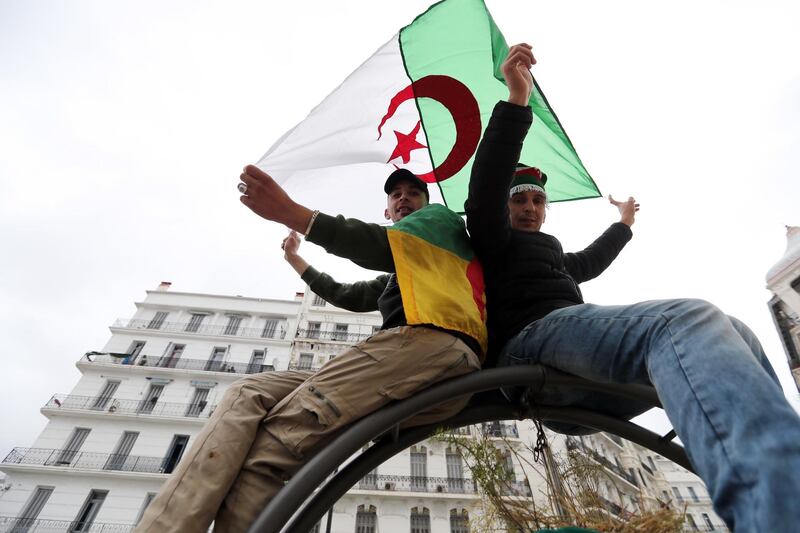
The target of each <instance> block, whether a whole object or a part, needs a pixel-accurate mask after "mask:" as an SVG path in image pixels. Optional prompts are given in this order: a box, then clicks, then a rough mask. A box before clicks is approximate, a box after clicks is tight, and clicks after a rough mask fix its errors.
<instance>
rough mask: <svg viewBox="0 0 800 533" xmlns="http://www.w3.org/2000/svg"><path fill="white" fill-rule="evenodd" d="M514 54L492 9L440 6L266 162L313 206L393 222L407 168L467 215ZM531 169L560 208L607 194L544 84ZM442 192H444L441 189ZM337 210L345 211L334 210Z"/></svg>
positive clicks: (471, 1)
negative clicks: (472, 181)
mask: <svg viewBox="0 0 800 533" xmlns="http://www.w3.org/2000/svg"><path fill="white" fill-rule="evenodd" d="M507 53H508V45H507V44H506V42H505V39H504V38H503V35H502V34H501V33H500V31H499V30H498V28H497V26H496V25H495V23H494V21H493V20H492V17H491V15H490V14H489V12H488V10H487V9H486V6H485V5H484V3H483V1H482V0H443V1H441V2H439V3H437V4H434V5H433V6H431V7H430V8H429V9H428V10H427V11H426V12H425V13H423V14H422V15H420V16H418V17H417V18H416V19H415V20H414V22H412V23H411V24H410V25H408V26H406V27H405V28H403V29H402V30H400V32H399V33H398V34H397V35H395V36H394V37H393V38H392V39H391V40H390V41H389V42H388V43H386V44H385V45H384V46H383V47H381V48H380V49H379V50H378V51H377V52H376V53H375V54H374V55H373V56H372V57H370V58H369V59H367V61H366V62H364V63H363V64H362V65H361V66H360V67H359V68H358V69H357V70H356V71H355V72H353V73H352V74H351V75H350V76H348V77H347V79H346V80H345V81H344V82H343V83H342V84H341V85H340V86H339V87H338V88H337V89H336V90H335V91H333V93H331V94H330V95H329V96H328V97H327V98H325V100H323V101H322V103H321V104H319V105H318V106H317V107H316V108H314V109H313V110H312V111H311V113H310V114H309V115H308V117H306V119H305V120H303V121H302V122H300V123H299V124H298V125H297V126H295V127H294V128H293V129H292V130H290V131H289V132H287V133H286V134H284V136H283V137H281V138H280V139H279V140H278V141H277V142H276V143H275V144H274V145H273V146H272V148H270V149H269V151H268V152H267V153H266V154H265V155H264V156H263V157H262V158H261V160H260V161H259V162H258V163H257V165H258V166H259V167H260V168H261V169H263V170H264V171H265V172H267V173H269V174H270V175H272V176H273V177H274V178H275V179H276V180H278V182H280V183H282V184H283V185H284V186H285V187H286V188H287V189H288V190H289V192H290V193H291V194H292V196H293V198H295V199H296V200H297V201H299V202H301V203H304V204H305V205H307V206H308V207H310V208H312V209H320V210H323V211H326V210H327V211H337V210H338V209H339V208H340V207H341V205H342V202H341V200H342V198H344V197H350V198H352V197H357V198H358V203H359V205H358V206H356V208H355V212H354V211H353V210H351V209H348V211H347V212H346V214H347V215H349V216H358V217H360V218H367V219H374V218H375V215H378V214H382V213H383V207H382V206H383V205H384V204H385V194H384V193H383V182H384V181H385V180H386V178H387V177H388V175H389V174H390V173H391V172H392V171H393V170H395V168H407V169H409V170H410V171H411V172H414V173H415V174H417V175H420V176H421V177H422V178H423V179H424V180H426V181H428V182H429V183H431V184H433V183H435V184H436V185H432V186H431V187H430V189H431V200H432V201H436V200H440V201H442V202H443V203H444V204H445V205H447V206H448V207H450V208H451V209H453V210H454V211H458V212H462V211H463V206H464V200H466V197H467V186H468V182H469V173H470V169H471V167H472V158H473V156H474V153H475V150H476V148H477V146H478V142H479V141H480V138H481V135H482V134H483V130H484V128H485V127H486V123H487V121H488V119H489V116H490V115H491V111H492V108H493V107H494V105H495V104H496V103H497V102H498V101H499V100H504V99H506V98H508V89H507V88H506V86H505V84H504V82H503V77H502V74H501V72H500V65H501V64H502V62H503V60H504V59H505V57H506V54H507ZM530 105H531V107H532V108H533V113H534V123H533V126H532V128H531V130H530V133H529V134H528V137H527V138H526V139H525V145H524V149H523V153H522V157H521V161H522V162H524V163H526V164H528V165H532V166H537V167H539V168H541V169H542V170H543V171H544V172H545V173H546V174H547V176H548V181H547V192H548V198H549V199H550V200H551V201H555V202H557V201H562V200H574V199H580V198H591V197H596V196H599V195H600V191H599V190H598V189H597V186H596V185H595V183H594V181H593V180H592V178H591V176H589V173H588V172H587V171H586V169H585V168H584V166H583V163H581V161H580V159H579V158H578V155H577V153H576V152H575V148H574V147H573V146H572V143H571V142H570V140H569V138H568V137H567V135H566V133H565V132H564V129H563V128H562V127H561V124H560V123H559V121H558V119H557V118H556V116H555V114H554V113H553V110H552V109H551V108H550V106H549V105H548V103H547V100H546V99H545V97H544V95H543V94H542V92H541V91H540V90H539V87H538V86H536V87H535V90H534V92H533V95H532V96H531V100H530ZM437 189H438V190H437ZM334 202H335V203H334Z"/></svg>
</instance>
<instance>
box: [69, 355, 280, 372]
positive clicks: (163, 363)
mask: <svg viewBox="0 0 800 533" xmlns="http://www.w3.org/2000/svg"><path fill="white" fill-rule="evenodd" d="M81 362H82V363H83V362H88V363H96V364H111V365H120V366H132V367H139V366H141V367H146V368H167V369H169V368H175V369H178V370H194V371H203V372H224V373H227V374H258V373H260V372H271V371H273V370H275V368H274V367H273V366H272V365H263V364H260V363H243V362H230V361H218V360H215V359H185V358H182V357H169V356H164V357H158V356H152V355H141V354H140V355H138V356H133V355H131V354H125V353H105V352H87V353H86V354H85V355H84V356H83V357H82V358H81Z"/></svg>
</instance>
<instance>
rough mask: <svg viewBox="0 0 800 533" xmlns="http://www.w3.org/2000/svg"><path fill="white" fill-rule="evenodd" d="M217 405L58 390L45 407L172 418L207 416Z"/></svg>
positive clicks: (202, 417) (203, 401)
mask: <svg viewBox="0 0 800 533" xmlns="http://www.w3.org/2000/svg"><path fill="white" fill-rule="evenodd" d="M215 407H216V405H208V402H207V401H205V400H202V401H199V402H196V403H170V402H160V401H158V398H155V401H154V400H153V399H150V400H120V399H116V398H114V399H112V398H108V397H103V396H75V395H72V394H55V395H53V397H52V398H50V401H48V402H47V403H46V404H45V405H44V407H43V408H42V409H54V410H60V411H90V412H95V413H111V414H116V415H142V416H157V417H168V418H201V419H206V418H208V417H209V416H211V413H213V412H214V408H215Z"/></svg>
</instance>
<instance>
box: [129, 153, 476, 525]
mask: <svg viewBox="0 0 800 533" xmlns="http://www.w3.org/2000/svg"><path fill="white" fill-rule="evenodd" d="M241 180H242V183H240V184H239V190H240V192H242V194H243V196H242V197H241V201H242V203H244V204H245V205H246V206H247V207H249V208H250V209H252V210H253V211H254V212H255V213H256V214H258V215H260V216H262V217H263V218H266V219H267V220H272V221H276V222H280V223H282V224H285V225H286V226H288V227H289V229H290V230H291V231H292V232H291V233H290V235H289V237H287V238H286V239H285V240H284V242H283V245H282V248H283V249H284V253H285V258H286V260H287V261H288V262H289V263H290V264H291V265H292V267H293V268H294V269H295V270H296V271H297V272H298V273H299V274H300V275H301V276H302V278H303V280H304V281H306V282H307V283H308V284H309V286H310V287H311V289H312V290H313V291H314V292H315V293H316V294H318V295H319V296H321V297H322V298H324V299H325V300H327V301H328V302H330V303H332V304H333V305H335V306H337V307H342V308H345V309H348V310H351V311H356V312H366V311H374V310H380V312H381V315H382V317H383V325H382V326H381V330H380V331H379V332H378V333H376V334H375V335H373V336H371V337H370V338H368V339H367V340H366V341H364V342H362V343H360V344H358V345H357V346H353V347H351V348H349V349H347V350H345V351H344V352H342V353H341V354H339V355H338V356H337V357H335V358H334V359H332V360H330V361H328V362H327V363H326V364H325V365H324V366H323V367H322V368H321V369H320V370H319V371H318V372H317V373H312V372H308V371H283V372H266V373H262V374H255V375H252V376H248V377H247V378H244V379H242V380H239V381H237V382H236V383H234V384H233V385H231V387H230V388H229V389H228V390H227V391H226V393H225V395H224V397H223V399H222V401H221V402H220V403H219V404H218V406H217V408H216V410H215V411H214V414H213V415H212V416H211V418H210V419H209V421H208V422H207V423H206V425H205V426H204V428H203V430H202V431H201V433H200V434H199V435H198V436H197V437H196V438H195V440H194V444H193V446H192V447H191V449H190V450H189V452H188V453H187V454H186V456H185V457H184V458H183V460H182V461H181V462H180V464H179V466H178V468H177V469H176V470H175V472H174V473H173V474H172V476H171V477H170V478H169V479H168V480H167V482H166V483H165V484H164V486H163V487H162V489H161V491H160V492H159V494H158V496H157V497H156V498H155V499H154V500H153V502H152V503H151V504H150V506H149V507H148V509H147V511H146V512H145V514H144V516H143V518H142V520H141V522H140V523H139V525H138V526H137V528H136V531H137V532H142V531H158V532H161V531H206V530H207V529H208V527H209V525H210V524H211V521H212V520H214V524H215V531H222V532H239V531H245V530H246V529H247V528H248V527H249V526H250V524H251V523H252V522H253V520H255V518H256V517H257V516H258V514H259V513H260V512H261V510H262V509H263V508H264V507H265V506H266V504H267V503H268V502H269V501H270V500H271V499H272V498H273V497H274V496H275V494H276V493H277V492H278V490H279V489H280V488H281V486H282V485H283V483H284V481H285V480H286V479H288V478H289V477H291V476H292V475H293V474H294V473H295V472H296V471H297V470H298V469H299V468H300V467H301V466H302V465H303V463H304V462H305V461H306V460H307V459H308V458H309V456H311V455H312V454H313V453H314V452H315V451H317V450H319V449H320V448H321V447H322V446H324V445H325V443H326V442H327V440H328V439H330V438H331V437H332V436H333V435H335V434H336V433H337V432H339V431H340V430H341V429H342V428H344V427H346V426H347V425H348V424H350V423H352V422H354V421H355V420H357V419H359V418H361V417H363V416H365V415H367V414H369V413H371V412H373V411H375V410H376V409H379V408H380V407H382V406H383V405H385V404H387V403H388V402H390V401H392V400H398V399H402V398H406V397H409V396H411V395H412V394H414V393H415V392H417V391H419V390H422V389H424V388H426V387H428V386H429V385H431V384H433V383H436V382H438V381H440V380H443V379H447V378H450V377H455V376H459V375H462V374H466V373H469V372H473V371H475V370H477V369H479V368H480V365H481V361H482V359H483V353H484V351H485V348H486V327H485V323H484V321H483V317H484V314H483V311H482V309H483V307H482V306H483V301H481V302H480V305H477V306H476V305H465V302H464V300H463V299H462V300H459V299H458V298H457V297H455V294H456V293H455V292H454V296H453V297H449V296H448V295H447V294H439V298H440V300H438V301H440V302H441V304H442V305H441V306H440V307H438V308H437V306H435V305H434V308H431V307H430V306H427V307H426V305H425V302H424V301H423V300H425V298H424V295H420V294H417V293H415V292H414V291H413V290H411V291H410V290H409V289H410V288H411V289H413V288H415V287H416V288H418V287H421V286H425V283H431V281H433V282H434V283H436V284H438V286H440V287H443V286H447V287H448V288H449V287H450V286H452V287H454V288H455V287H456V286H457V285H458V284H459V280H458V279H447V280H446V281H444V280H439V279H437V276H441V273H439V272H436V271H433V270H432V269H431V268H430V266H427V267H426V266H425V264H415V263H413V257H411V258H410V259H409V256H413V253H414V252H413V250H409V249H407V248H402V242H404V241H403V240H404V238H406V237H407V236H409V235H411V233H413V231H412V230H415V228H416V229H419V228H420V227H422V228H426V229H431V230H432V231H433V232H434V233H435V234H436V235H443V236H444V237H445V239H446V240H447V241H448V242H456V243H458V244H459V245H460V248H459V249H460V250H461V251H462V252H463V250H467V251H468V252H469V254H471V248H470V247H469V241H468V237H467V235H466V228H465V227H464V222H463V220H462V219H461V217H459V216H458V215H456V214H455V213H452V212H451V211H449V210H447V208H445V207H444V206H441V205H437V204H434V205H428V188H427V184H426V183H425V182H423V181H422V180H420V179H419V178H418V177H417V176H415V175H414V174H412V173H411V172H409V171H407V170H396V171H395V172H393V173H392V174H391V175H390V176H389V178H388V179H387V180H386V183H385V185H384V190H385V191H386V194H387V202H386V203H387V205H386V210H385V216H386V218H387V219H388V220H391V221H392V222H394V223H396V224H395V225H394V226H393V227H392V228H386V227H382V226H378V225H376V224H366V223H364V222H361V221H359V220H355V219H345V218H344V217H342V216H338V217H331V216H328V215H325V214H323V213H320V212H319V211H311V210H309V209H307V208H305V207H304V206H301V205H299V204H297V203H295V202H294V201H293V200H292V199H291V198H290V197H289V196H288V195H287V194H286V193H285V192H284V191H283V189H281V187H280V186H279V185H278V184H277V183H275V181H273V180H272V178H271V177H270V176H269V175H267V174H266V173H265V172H263V171H261V170H260V169H258V168H256V167H254V166H248V167H246V168H245V171H244V173H243V174H242V175H241ZM411 214H414V216H413V217H410V216H409V215H411ZM407 232H411V233H407ZM297 233H304V234H305V235H306V239H307V240H309V241H311V242H313V243H315V244H319V245H320V246H323V247H324V248H325V249H326V250H327V251H328V252H330V253H333V254H335V255H339V256H342V257H345V258H348V259H350V260H352V261H353V262H355V263H356V264H358V265H360V266H362V267H365V268H369V269H372V270H379V271H383V272H389V273H391V274H383V275H381V276H378V277H377V278H375V279H374V280H370V281H362V282H357V283H352V284H346V283H338V282H336V281H334V280H333V279H332V278H331V277H330V276H328V275H327V274H323V273H320V272H318V271H317V270H316V269H314V268H313V267H311V266H309V265H308V263H306V262H305V261H304V260H303V259H302V258H301V257H300V256H299V255H297V248H298V246H299V239H298V237H297ZM424 233H425V232H424V231H423V232H422V235H423V237H424ZM419 235H420V232H417V233H416V234H414V235H413V238H415V239H420V237H419ZM425 242H426V241H425V240H424V238H422V239H421V240H418V241H413V246H412V247H416V246H417V245H422V246H424V243H425ZM398 243H399V244H398ZM397 246H400V247H401V248H399V250H400V251H402V253H403V258H402V260H398V259H395V257H394V256H395V252H396V251H397V250H396V247H397ZM434 248H435V247H434ZM431 257H433V259H434V263H433V264H438V263H437V262H436V261H435V259H436V257H435V250H434V256H428V259H430V258H431ZM471 264H472V263H471ZM395 272H396V274H395ZM457 277H458V276H456V278H457ZM398 278H399V279H400V281H399V282H398ZM451 278H452V276H451ZM461 281H462V282H463V283H462V285H463V284H464V283H466V282H467V280H466V276H465V279H464V280H461ZM470 281H474V275H473V277H472V278H471V280H470ZM482 285H483V283H482V278H481V280H480V287H481V291H480V295H481V299H482ZM463 288H464V287H462V289H463ZM466 291H467V293H468V294H469V295H470V304H474V303H473V302H472V298H473V296H472V295H473V294H474V291H473V287H472V286H468V287H466ZM461 294H463V293H461ZM434 303H436V302H434ZM477 307H480V309H481V310H480V312H478V311H477V310H476V308H477ZM441 309H445V310H446V311H442V312H440V310H441ZM452 315H457V316H452ZM470 317H472V318H470ZM466 401H467V398H461V399H459V400H457V401H454V402H451V403H449V404H447V405H441V406H437V407H436V408H434V409H432V410H431V411H429V412H426V413H421V414H420V415H419V416H418V417H415V418H414V420H413V421H412V422H411V423H412V424H425V423H433V422H436V421H438V420H443V419H445V418H447V417H448V416H450V415H452V414H454V413H456V412H458V411H459V410H460V409H461V408H462V407H463V406H464V404H465V403H466Z"/></svg>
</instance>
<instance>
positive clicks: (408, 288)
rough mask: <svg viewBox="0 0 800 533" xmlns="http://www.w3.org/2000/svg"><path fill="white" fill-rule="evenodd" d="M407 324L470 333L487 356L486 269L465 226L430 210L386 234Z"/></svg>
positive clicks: (440, 209) (437, 208) (443, 211)
mask: <svg viewBox="0 0 800 533" xmlns="http://www.w3.org/2000/svg"><path fill="white" fill-rule="evenodd" d="M386 233H387V235H388V237H389V245H390V246H391V247H392V257H393V258H394V266H395V272H396V273H397V282H398V284H399V285H400V294H401V296H402V298H403V309H404V310H405V314H406V322H407V323H408V324H411V325H415V324H434V325H436V326H439V327H442V328H445V329H449V330H451V331H460V332H462V333H466V334H467V335H469V336H470V337H472V338H473V339H475V340H477V341H478V343H479V344H480V345H481V348H482V349H483V353H484V354H485V353H486V350H487V345H488V341H487V333H486V294H485V290H484V289H485V287H484V281H483V269H482V268H481V264H480V263H479V262H478V259H477V258H476V257H475V252H473V251H472V246H470V243H469V237H468V236H467V228H466V225H465V224H464V220H463V219H462V218H461V217H460V216H458V215H457V214H455V213H454V212H453V211H450V210H449V209H448V208H446V207H445V206H443V205H440V204H431V205H429V206H427V207H424V208H422V209H420V210H419V211H415V212H413V213H411V214H410V215H408V216H407V217H405V218H403V220H401V221H399V222H396V223H395V224H394V225H393V226H392V227H390V228H387V231H386Z"/></svg>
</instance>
